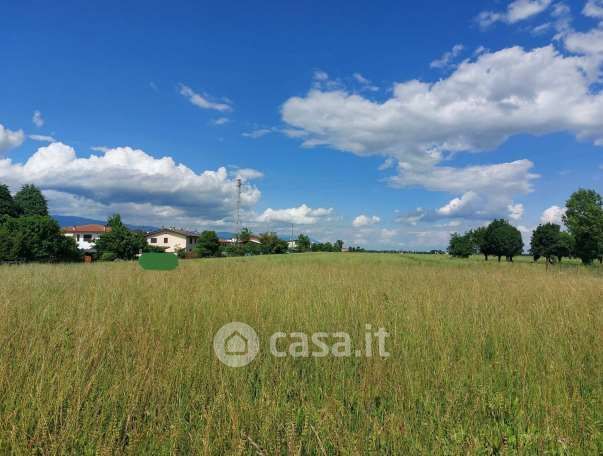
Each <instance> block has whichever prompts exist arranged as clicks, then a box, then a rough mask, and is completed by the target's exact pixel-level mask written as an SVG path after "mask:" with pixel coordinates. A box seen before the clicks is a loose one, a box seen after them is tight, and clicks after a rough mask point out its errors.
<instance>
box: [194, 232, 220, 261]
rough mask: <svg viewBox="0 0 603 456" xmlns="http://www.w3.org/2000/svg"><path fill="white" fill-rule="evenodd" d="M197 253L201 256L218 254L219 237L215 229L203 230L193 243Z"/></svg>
mask: <svg viewBox="0 0 603 456" xmlns="http://www.w3.org/2000/svg"><path fill="white" fill-rule="evenodd" d="M195 250H196V252H197V255H199V256H200V257H203V258H207V257H216V256H220V239H219V238H218V235H217V234H216V232H215V231H203V232H202V233H201V234H200V235H199V239H197V244H196V245H195Z"/></svg>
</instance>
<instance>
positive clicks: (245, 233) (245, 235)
mask: <svg viewBox="0 0 603 456" xmlns="http://www.w3.org/2000/svg"><path fill="white" fill-rule="evenodd" d="M252 234H253V233H252V232H251V230H250V229H249V228H247V227H245V228H243V229H242V230H241V231H240V232H239V234H238V235H237V238H238V241H239V242H240V243H242V244H245V243H246V242H249V240H250V239H251V235H252Z"/></svg>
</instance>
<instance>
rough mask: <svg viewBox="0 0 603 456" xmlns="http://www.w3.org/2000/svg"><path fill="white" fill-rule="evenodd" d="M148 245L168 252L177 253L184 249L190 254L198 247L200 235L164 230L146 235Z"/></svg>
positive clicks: (169, 229) (171, 229)
mask: <svg viewBox="0 0 603 456" xmlns="http://www.w3.org/2000/svg"><path fill="white" fill-rule="evenodd" d="M145 238H146V240H147V244H149V245H152V246H155V247H162V248H163V249H165V251H166V252H170V253H176V252H177V251H178V250H182V249H184V251H185V252H187V253H190V252H192V251H193V249H194V248H195V245H197V240H198V239H199V234H198V233H195V232H193V231H186V230H179V229H176V228H162V229H160V230H157V231H152V232H150V233H147V234H146V235H145Z"/></svg>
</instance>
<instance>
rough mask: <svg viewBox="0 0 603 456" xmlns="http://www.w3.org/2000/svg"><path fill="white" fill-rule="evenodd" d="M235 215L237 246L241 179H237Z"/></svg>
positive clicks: (239, 223) (239, 227)
mask: <svg viewBox="0 0 603 456" xmlns="http://www.w3.org/2000/svg"><path fill="white" fill-rule="evenodd" d="M236 211H237V212H236V214H235V224H236V231H237V234H236V238H237V245H239V234H240V233H241V178H240V177H237V209H236Z"/></svg>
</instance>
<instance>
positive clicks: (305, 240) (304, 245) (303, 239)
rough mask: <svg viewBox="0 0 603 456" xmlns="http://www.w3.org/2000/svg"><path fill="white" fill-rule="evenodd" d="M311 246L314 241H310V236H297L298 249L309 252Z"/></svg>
mask: <svg viewBox="0 0 603 456" xmlns="http://www.w3.org/2000/svg"><path fill="white" fill-rule="evenodd" d="M311 247H312V243H311V242H310V238H309V237H308V236H306V235H305V234H300V235H299V236H298V238H297V251H298V252H307V251H308V250H310V248H311Z"/></svg>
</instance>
